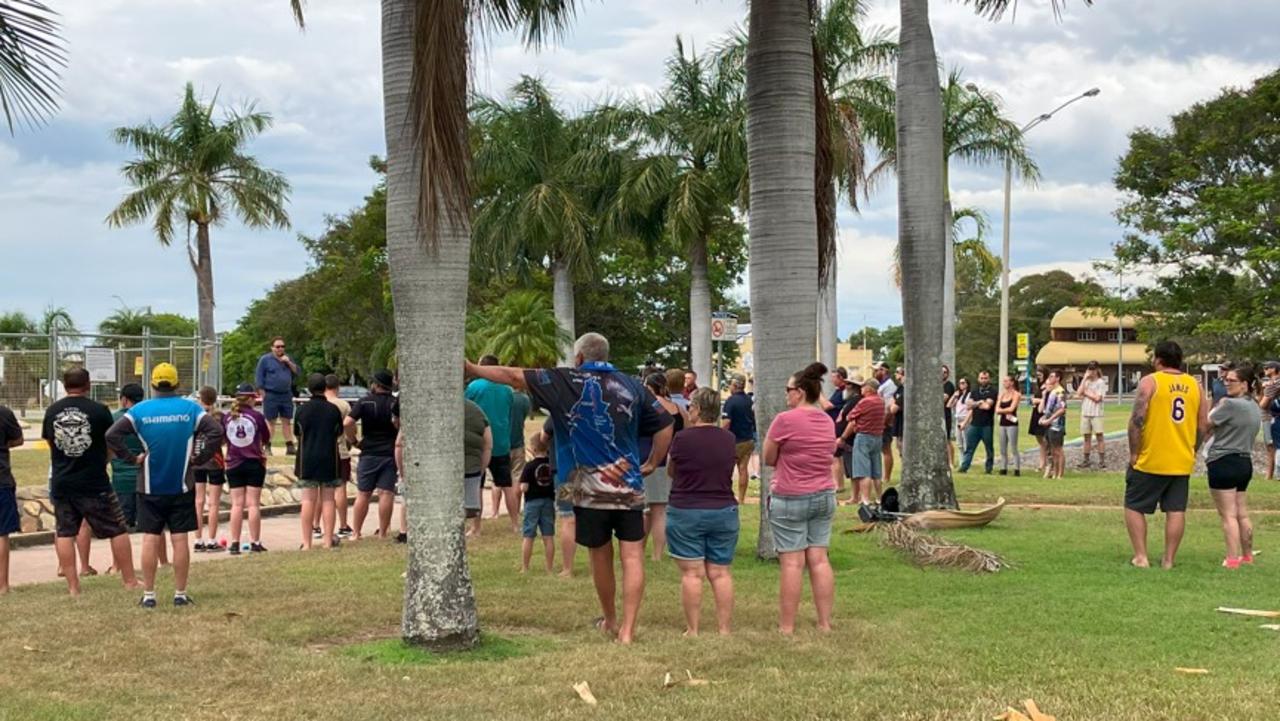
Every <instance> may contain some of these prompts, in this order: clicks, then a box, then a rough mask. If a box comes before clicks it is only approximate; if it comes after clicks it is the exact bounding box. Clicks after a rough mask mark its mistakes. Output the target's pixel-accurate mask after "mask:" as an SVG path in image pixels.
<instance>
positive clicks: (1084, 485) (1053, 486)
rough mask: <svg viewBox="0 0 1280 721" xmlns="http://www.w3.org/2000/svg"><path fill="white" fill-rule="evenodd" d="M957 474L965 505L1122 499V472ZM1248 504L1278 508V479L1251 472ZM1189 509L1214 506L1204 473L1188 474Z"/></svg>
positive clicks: (1104, 503)
mask: <svg viewBox="0 0 1280 721" xmlns="http://www.w3.org/2000/svg"><path fill="white" fill-rule="evenodd" d="M974 470H975V469H970V471H969V473H967V474H963V475H961V474H956V475H955V484H956V496H957V497H958V498H959V499H960V502H961V503H963V504H966V505H968V506H972V505H975V504H981V503H988V502H992V501H995V500H996V499H997V498H999V497H1001V496H1003V497H1004V498H1005V500H1007V501H1009V502H1010V503H1049V504H1066V505H1072V506H1116V507H1119V506H1120V505H1121V504H1122V503H1123V502H1124V474H1123V473H1120V472H1112V473H1097V472H1083V471H1073V470H1068V471H1067V476H1066V478H1063V479H1061V480H1057V481H1046V480H1044V479H1043V478H1040V477H1039V476H1037V475H1035V473H1034V470H1035V469H1034V468H1032V469H1030V472H1029V473H1030V475H1023V476H1020V477H1017V478H1015V477H1013V476H999V475H990V476H988V475H985V474H983V473H982V472H981V469H977V470H978V472H977V473H975V472H974ZM1248 499H1249V507H1250V508H1253V509H1257V510H1272V511H1280V483H1277V482H1275V481H1267V480H1266V479H1265V478H1262V477H1259V476H1254V479H1253V482H1252V483H1251V484H1250V485H1249V496H1248ZM1190 507H1191V508H1192V509H1204V510H1213V500H1212V499H1211V498H1210V497H1209V487H1208V484H1207V481H1206V480H1205V478H1204V476H1202V475H1200V476H1192V477H1191V501H1190Z"/></svg>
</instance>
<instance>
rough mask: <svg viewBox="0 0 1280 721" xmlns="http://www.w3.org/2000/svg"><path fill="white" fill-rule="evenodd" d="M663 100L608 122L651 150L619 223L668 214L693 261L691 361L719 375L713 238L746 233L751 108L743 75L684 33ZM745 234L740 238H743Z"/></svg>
mask: <svg viewBox="0 0 1280 721" xmlns="http://www.w3.org/2000/svg"><path fill="white" fill-rule="evenodd" d="M666 74H667V83H666V86H665V87H664V88H663V91H662V94H661V96H660V97H661V100H660V102H659V103H658V104H657V106H656V107H654V108H652V109H651V110H649V111H648V112H643V111H637V110H636V109H634V108H623V109H621V112H620V113H615V114H613V115H612V116H610V115H608V114H603V115H604V116H605V118H606V123H607V124H610V123H616V124H619V125H623V124H625V125H629V126H630V127H632V128H633V129H634V130H635V131H637V133H638V135H639V137H640V138H641V141H642V143H643V145H644V148H645V152H644V154H643V155H642V156H640V157H638V158H635V159H634V160H633V161H632V162H630V163H628V164H627V167H626V169H625V170H624V171H623V175H622V179H621V182H620V184H619V188H618V192H617V197H616V199H615V201H614V203H613V205H612V207H611V212H610V219H611V221H612V226H613V227H615V228H617V227H619V219H620V218H626V219H627V221H624V222H623V223H622V226H623V227H627V226H628V223H629V224H630V225H641V226H642V225H643V220H638V219H642V218H645V217H656V218H660V219H661V224H662V225H661V227H662V235H663V237H664V238H665V239H666V240H667V241H669V242H670V243H671V244H672V246H673V247H672V249H671V250H672V252H673V253H674V254H678V255H680V256H682V257H685V258H688V262H689V275H690V278H689V365H690V369H691V370H693V372H695V373H697V374H698V378H701V379H703V380H704V381H706V382H708V383H709V382H710V381H709V379H710V378H711V284H710V282H709V280H708V278H707V263H708V261H709V260H714V259H709V258H708V251H709V246H710V241H711V239H712V238H713V237H715V236H716V235H717V233H721V232H737V233H739V234H740V233H741V232H742V231H741V226H740V225H739V224H738V221H737V220H736V219H735V218H734V215H733V206H734V203H735V202H736V201H738V200H739V199H740V198H742V196H743V192H744V187H745V181H746V155H747V152H746V151H747V149H746V147H745V141H746V136H745V132H746V107H745V105H744V103H743V98H742V87H741V81H740V78H741V74H740V72H733V70H732V69H730V68H726V67H724V66H722V65H718V64H717V63H714V62H712V61H711V60H709V59H708V58H706V57H699V56H698V54H697V53H696V52H689V53H687V54H686V52H685V47H684V41H683V40H682V39H681V38H679V37H677V38H676V52H675V54H674V55H672V56H671V57H670V58H668V59H667V73H666ZM739 237H740V236H739Z"/></svg>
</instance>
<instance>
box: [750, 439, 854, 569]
mask: <svg viewBox="0 0 1280 721" xmlns="http://www.w3.org/2000/svg"><path fill="white" fill-rule="evenodd" d="M876 440H879V439H876ZM835 515H836V492H835V491H834V490H830V491H818V492H817V493H810V494H807V495H803V496H770V497H769V528H770V529H772V530H773V544H774V546H775V547H776V548H777V549H778V552H779V553H794V552H796V551H803V550H805V549H806V548H813V547H815V546H818V547H822V548H826V547H827V546H830V545H831V522H832V521H833V520H834V519H835Z"/></svg>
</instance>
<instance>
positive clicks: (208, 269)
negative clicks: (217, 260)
mask: <svg viewBox="0 0 1280 721" xmlns="http://www.w3.org/2000/svg"><path fill="white" fill-rule="evenodd" d="M194 266H195V267H194V268H193V270H194V271H195V273H196V302H197V312H198V313H199V321H200V322H199V326H200V338H201V340H204V341H210V340H213V338H214V329H213V253H212V251H211V249H210V247H209V224H208V223H197V224H196V258H195V263H194Z"/></svg>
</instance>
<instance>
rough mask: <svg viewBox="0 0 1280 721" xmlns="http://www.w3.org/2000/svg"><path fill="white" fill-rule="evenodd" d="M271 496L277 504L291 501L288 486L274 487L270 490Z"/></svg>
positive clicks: (291, 497)
mask: <svg viewBox="0 0 1280 721" xmlns="http://www.w3.org/2000/svg"><path fill="white" fill-rule="evenodd" d="M271 495H272V497H274V498H275V500H276V503H277V504H282V503H293V502H294V501H293V496H292V495H291V494H290V493H289V489H288V488H275V489H272V491H271Z"/></svg>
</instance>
